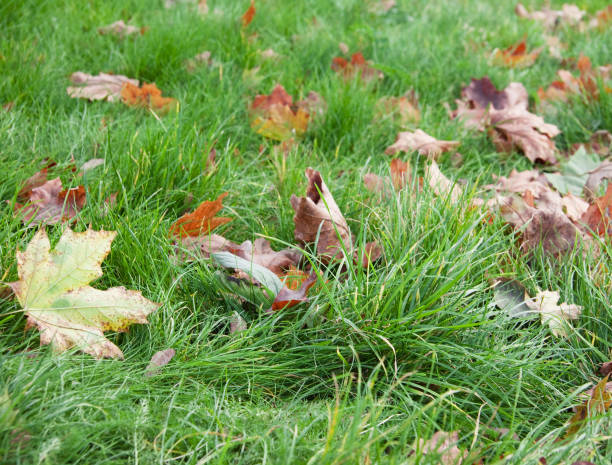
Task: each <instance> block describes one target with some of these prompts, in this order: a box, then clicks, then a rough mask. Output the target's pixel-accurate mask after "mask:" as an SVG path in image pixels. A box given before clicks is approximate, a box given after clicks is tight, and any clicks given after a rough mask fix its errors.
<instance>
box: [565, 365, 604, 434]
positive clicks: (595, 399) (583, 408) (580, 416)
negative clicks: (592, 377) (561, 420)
mask: <svg viewBox="0 0 612 465" xmlns="http://www.w3.org/2000/svg"><path fill="white" fill-rule="evenodd" d="M607 384H608V376H606V377H605V378H603V379H602V380H601V381H600V382H599V383H597V386H595V388H594V389H593V393H592V394H591V398H590V399H589V400H587V401H586V402H585V403H584V404H582V405H579V406H577V407H576V413H575V414H574V416H573V417H572V418H571V419H570V422H569V426H568V428H567V434H566V437H568V436H571V435H573V434H574V433H576V432H578V431H579V430H580V428H582V427H583V426H584V424H585V422H586V421H588V419H589V417H594V416H596V415H602V414H604V413H605V412H606V411H607V410H608V409H609V408H610V407H611V406H612V392H610V391H609V390H608V389H607Z"/></svg>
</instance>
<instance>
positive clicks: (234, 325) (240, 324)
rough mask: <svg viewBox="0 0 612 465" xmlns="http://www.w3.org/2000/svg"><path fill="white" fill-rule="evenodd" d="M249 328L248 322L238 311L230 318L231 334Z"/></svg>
mask: <svg viewBox="0 0 612 465" xmlns="http://www.w3.org/2000/svg"><path fill="white" fill-rule="evenodd" d="M247 329H248V325H247V322H246V321H244V318H242V317H241V316H240V314H239V313H238V312H234V313H233V314H232V319H231V320H230V334H234V333H239V332H242V331H246V330H247Z"/></svg>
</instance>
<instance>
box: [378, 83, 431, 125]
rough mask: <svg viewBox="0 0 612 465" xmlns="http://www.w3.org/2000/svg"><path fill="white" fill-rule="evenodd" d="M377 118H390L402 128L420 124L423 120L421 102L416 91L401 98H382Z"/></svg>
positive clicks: (379, 102)
mask: <svg viewBox="0 0 612 465" xmlns="http://www.w3.org/2000/svg"><path fill="white" fill-rule="evenodd" d="M376 107H377V111H376V115H377V116H376V117H377V118H385V117H390V118H392V119H393V121H395V122H397V123H398V124H399V125H401V126H407V125H408V124H418V122H419V120H420V119H421V112H420V111H419V100H418V98H417V96H416V93H415V92H414V90H411V91H409V92H407V93H406V94H404V95H403V96H401V97H382V98H381V99H380V100H378V102H377V104H376Z"/></svg>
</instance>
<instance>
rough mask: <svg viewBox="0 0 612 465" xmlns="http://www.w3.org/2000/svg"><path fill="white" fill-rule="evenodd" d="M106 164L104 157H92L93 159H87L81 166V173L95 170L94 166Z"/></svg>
mask: <svg viewBox="0 0 612 465" xmlns="http://www.w3.org/2000/svg"><path fill="white" fill-rule="evenodd" d="M103 164H104V158H92V159H91V160H88V161H86V162H85V163H83V166H81V173H80V174H83V173H87V172H88V171H89V170H93V169H94V168H97V167H98V166H101V165H103Z"/></svg>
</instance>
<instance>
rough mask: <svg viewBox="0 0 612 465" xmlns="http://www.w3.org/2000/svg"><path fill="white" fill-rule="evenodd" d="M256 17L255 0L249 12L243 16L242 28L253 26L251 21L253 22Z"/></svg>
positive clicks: (252, 0) (252, 1)
mask: <svg viewBox="0 0 612 465" xmlns="http://www.w3.org/2000/svg"><path fill="white" fill-rule="evenodd" d="M254 17H255V0H251V5H250V6H249V8H248V10H246V11H245V12H244V14H243V15H242V28H243V29H244V28H245V27H247V26H248V25H249V24H251V21H253V18H254Z"/></svg>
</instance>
